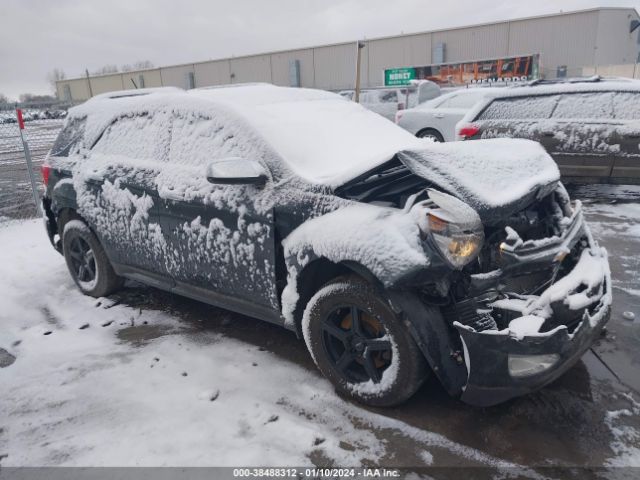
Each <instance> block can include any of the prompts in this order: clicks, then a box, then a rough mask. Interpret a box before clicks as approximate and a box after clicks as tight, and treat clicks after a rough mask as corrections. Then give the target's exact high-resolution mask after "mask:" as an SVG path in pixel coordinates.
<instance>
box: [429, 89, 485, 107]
mask: <svg viewBox="0 0 640 480" xmlns="http://www.w3.org/2000/svg"><path fill="white" fill-rule="evenodd" d="M482 95H483V94H482V93H480V92H477V93H461V94H460V95H454V96H453V97H450V98H447V99H446V100H445V101H444V102H442V103H441V104H440V105H439V106H438V108H471V107H473V106H474V105H475V104H476V103H478V102H479V101H480V99H481V98H482Z"/></svg>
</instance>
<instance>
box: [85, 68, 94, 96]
mask: <svg viewBox="0 0 640 480" xmlns="http://www.w3.org/2000/svg"><path fill="white" fill-rule="evenodd" d="M84 73H85V74H86V75H87V86H88V87H89V98H91V97H93V91H92V90H91V79H90V78H89V69H88V68H85V69H84Z"/></svg>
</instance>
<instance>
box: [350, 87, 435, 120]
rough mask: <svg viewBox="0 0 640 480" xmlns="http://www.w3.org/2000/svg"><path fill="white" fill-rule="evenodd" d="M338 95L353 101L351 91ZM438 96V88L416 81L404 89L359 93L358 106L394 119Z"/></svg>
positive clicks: (366, 90) (376, 89)
mask: <svg viewBox="0 0 640 480" xmlns="http://www.w3.org/2000/svg"><path fill="white" fill-rule="evenodd" d="M339 94H340V95H341V96H343V97H345V98H348V99H349V100H353V98H354V91H353V90H343V91H342V92H339ZM439 96H440V87H439V86H438V85H437V84H436V83H434V82H431V81H429V80H420V81H416V82H415V83H414V84H412V85H408V86H405V87H379V88H370V89H365V90H362V91H361V92H360V105H362V106H363V107H364V108H366V109H367V110H371V111H372V112H375V113H377V114H379V115H382V116H383V117H385V118H387V119H389V120H391V121H392V122H393V121H394V119H395V115H396V112H398V111H400V110H404V109H405V108H410V107H414V106H416V105H419V104H420V103H423V102H426V101H428V100H431V99H433V98H436V97H439Z"/></svg>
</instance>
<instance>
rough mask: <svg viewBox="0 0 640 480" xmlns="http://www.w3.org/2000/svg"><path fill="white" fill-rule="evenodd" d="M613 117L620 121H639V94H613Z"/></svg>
mask: <svg viewBox="0 0 640 480" xmlns="http://www.w3.org/2000/svg"><path fill="white" fill-rule="evenodd" d="M613 115H614V116H615V118H617V119H620V120H640V92H615V93H614V94H613Z"/></svg>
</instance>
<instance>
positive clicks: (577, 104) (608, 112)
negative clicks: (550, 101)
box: [552, 92, 613, 120]
mask: <svg viewBox="0 0 640 480" xmlns="http://www.w3.org/2000/svg"><path fill="white" fill-rule="evenodd" d="M552 117H553V118H557V119H583V120H584V119H590V118H594V119H595V118H613V93H611V92H585V93H565V94H562V95H561V96H560V100H558V105H557V106H556V109H555V110H554V111H553V115H552Z"/></svg>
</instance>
